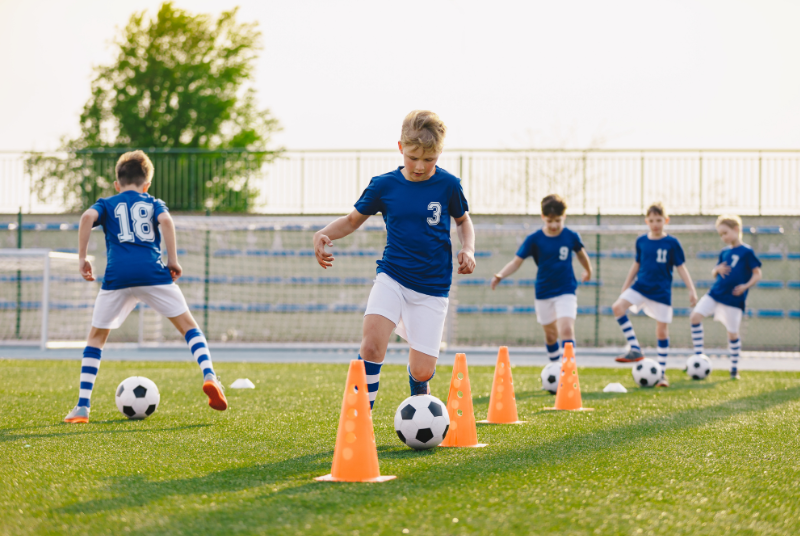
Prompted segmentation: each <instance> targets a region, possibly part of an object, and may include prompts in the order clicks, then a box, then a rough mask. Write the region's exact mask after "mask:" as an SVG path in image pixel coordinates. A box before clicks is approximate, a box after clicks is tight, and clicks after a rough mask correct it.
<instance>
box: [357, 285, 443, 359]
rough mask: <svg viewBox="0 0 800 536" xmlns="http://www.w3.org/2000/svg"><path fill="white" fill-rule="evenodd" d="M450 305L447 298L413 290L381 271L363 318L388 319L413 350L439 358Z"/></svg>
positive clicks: (370, 294)
mask: <svg viewBox="0 0 800 536" xmlns="http://www.w3.org/2000/svg"><path fill="white" fill-rule="evenodd" d="M448 303H450V300H449V299H448V298H442V297H439V296H428V295H427V294H422V293H421V292H417V291H415V290H411V289H410V288H406V287H404V286H403V285H401V284H400V283H398V282H397V281H395V280H394V279H392V278H391V277H389V276H388V275H386V274H385V273H383V272H381V273H379V274H378V276H377V277H376V278H375V284H374V285H373V286H372V290H371V291H370V293H369V300H368V301H367V310H366V311H365V312H364V316H366V315H381V316H382V317H384V318H388V319H389V320H391V321H392V322H394V323H395V325H396V326H397V328H396V330H395V333H397V334H398V335H400V336H401V337H402V338H404V339H405V340H406V341H408V344H409V346H411V348H413V349H414V350H416V351H418V352H422V353H423V354H427V355H432V356H433V357H436V358H438V357H439V346H440V345H441V343H442V332H444V322H445V319H446V318H447V305H448Z"/></svg>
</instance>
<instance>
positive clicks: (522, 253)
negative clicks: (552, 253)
mask: <svg viewBox="0 0 800 536" xmlns="http://www.w3.org/2000/svg"><path fill="white" fill-rule="evenodd" d="M534 249H536V241H535V240H534V238H533V235H529V236H528V238H526V239H525V241H524V242H523V243H522V245H521V246H520V247H519V249H518V250H517V257H519V258H521V259H527V258H528V257H533V256H534V251H533V250H534Z"/></svg>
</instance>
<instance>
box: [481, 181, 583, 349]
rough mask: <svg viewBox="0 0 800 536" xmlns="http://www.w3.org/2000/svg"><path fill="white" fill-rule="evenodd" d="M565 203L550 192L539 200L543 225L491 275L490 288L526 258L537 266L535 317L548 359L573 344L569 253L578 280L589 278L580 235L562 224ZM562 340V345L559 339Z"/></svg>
mask: <svg viewBox="0 0 800 536" xmlns="http://www.w3.org/2000/svg"><path fill="white" fill-rule="evenodd" d="M566 212H567V204H566V202H565V201H564V200H563V199H562V198H561V196H559V195H556V194H553V195H548V196H547V197H545V198H544V199H542V221H543V222H544V227H542V228H541V229H540V230H538V231H536V232H535V233H533V234H532V235H530V236H528V237H527V238H526V239H525V241H524V242H523V243H522V245H521V246H520V247H519V250H518V251H517V255H516V256H515V257H514V259H512V260H511V262H509V263H508V264H506V265H505V266H504V267H503V269H502V270H500V271H499V272H498V273H496V274H495V275H494V277H493V278H492V282H491V288H492V290H494V289H495V288H497V285H498V284H499V283H500V281H502V280H503V279H505V278H506V277H508V276H510V275H511V274H513V273H514V272H516V271H517V270H519V268H520V266H522V263H523V262H524V261H525V259H527V258H528V257H533V262H535V263H536V266H538V271H537V272H536V302H535V304H536V320H538V322H539V324H541V325H542V329H544V337H545V344H546V347H547V355H548V357H549V358H550V361H552V362H556V361H558V360H560V359H561V352H562V350H563V348H564V345H565V344H566V343H568V342H569V343H572V346H573V348H574V347H575V319H576V318H577V316H578V296H577V295H576V291H577V289H578V281H577V280H576V279H575V272H574V271H573V269H572V253H573V252H574V253H575V254H576V256H577V257H578V261H579V262H580V263H581V266H583V269H584V272H583V277H582V278H581V280H582V281H583V282H584V283H586V282H588V281H589V280H590V279H591V278H592V265H591V263H590V262H589V255H588V254H587V253H586V248H584V247H583V242H581V237H580V235H578V233H576V232H575V231H573V230H571V229H569V228H567V227H564V222H565V220H566V218H567V216H566ZM559 339H561V346H560V347H559V345H558V340H559Z"/></svg>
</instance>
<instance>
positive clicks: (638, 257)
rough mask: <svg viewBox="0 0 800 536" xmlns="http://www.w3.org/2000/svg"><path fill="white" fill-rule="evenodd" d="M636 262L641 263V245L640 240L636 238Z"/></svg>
mask: <svg viewBox="0 0 800 536" xmlns="http://www.w3.org/2000/svg"><path fill="white" fill-rule="evenodd" d="M636 262H637V263H639V264H642V246H641V240H640V239H637V240H636Z"/></svg>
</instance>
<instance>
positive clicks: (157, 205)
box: [153, 199, 169, 224]
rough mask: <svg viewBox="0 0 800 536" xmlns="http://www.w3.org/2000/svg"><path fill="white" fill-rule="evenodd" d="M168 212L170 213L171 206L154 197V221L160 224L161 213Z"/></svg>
mask: <svg viewBox="0 0 800 536" xmlns="http://www.w3.org/2000/svg"><path fill="white" fill-rule="evenodd" d="M164 213H167V214H169V208H168V207H167V204H166V203H164V202H163V201H162V200H161V199H154V200H153V221H154V222H155V223H156V224H158V217H159V216H160V215H161V214H164Z"/></svg>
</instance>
